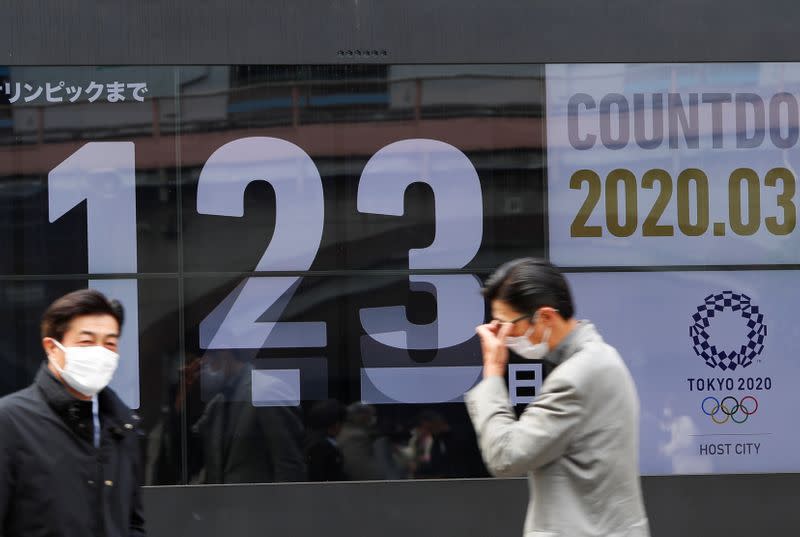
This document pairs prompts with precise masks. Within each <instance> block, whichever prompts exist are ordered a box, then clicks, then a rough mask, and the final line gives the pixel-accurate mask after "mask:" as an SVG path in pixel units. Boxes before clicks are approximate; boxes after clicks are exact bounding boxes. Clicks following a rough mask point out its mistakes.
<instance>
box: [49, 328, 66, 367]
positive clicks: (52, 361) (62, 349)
mask: <svg viewBox="0 0 800 537" xmlns="http://www.w3.org/2000/svg"><path fill="white" fill-rule="evenodd" d="M50 340H51V341H52V342H53V343H54V344H55V346H56V347H58V348H59V349H61V352H63V353H64V360H65V363H64V365H66V358H67V349H65V348H64V346H63V345H62V344H61V343H59V342H58V340H56V339H55V338H52V337H51V338H50ZM47 361H48V362H50V363H51V364H53V367H55V368H56V371H58V374H59V375H63V374H64V370H63V369H62V368H61V366H59V365H58V363H56V361H55V360H54V359H53V358H51V357H50V355H49V354H48V355H47Z"/></svg>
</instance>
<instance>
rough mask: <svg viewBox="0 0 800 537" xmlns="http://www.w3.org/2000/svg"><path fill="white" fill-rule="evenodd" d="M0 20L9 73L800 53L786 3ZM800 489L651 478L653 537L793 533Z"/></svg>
mask: <svg viewBox="0 0 800 537" xmlns="http://www.w3.org/2000/svg"><path fill="white" fill-rule="evenodd" d="M2 13H3V14H2V17H0V53H2V57H3V60H1V61H2V63H6V64H10V65H70V64H71V65H93V64H95V65H96V64H117V65H119V64H128V65H130V64H150V65H157V64H162V65H166V64H213V63H218V64H242V63H263V64H270V63H271V64H293V63H351V62H355V63H363V62H378V63H406V62H407V63H445V62H456V63H481V62H624V61H639V62H662V61H792V60H797V59H798V56H800V54H799V53H798V52H797V45H796V35H797V33H796V24H797V21H798V20H800V3H797V2H788V1H774V2H754V1H752V0H749V1H745V0H729V1H727V2H712V1H710V0H672V1H660V2H655V1H652V0H611V1H605V2H597V1H588V0H558V1H553V0H550V1H543V0H494V1H493V2H482V3H480V5H479V3H478V2H465V1H464V0H404V1H402V2H401V1H393V2H389V1H388V0H384V1H373V2H368V1H367V0H349V1H343V0H333V1H324V2H323V1H313V0H271V1H263V0H228V1H202V0H161V1H157V0H139V1H118V0H113V1H112V0H95V1H93V2H86V1H85V0H27V1H26V2H4V4H3V12H2ZM359 51H370V55H369V56H367V55H365V54H364V53H363V52H362V53H361V54H359ZM373 51H377V52H378V54H377V55H373ZM384 51H385V52H386V53H385V54H384ZM350 52H352V55H351V54H350ZM787 426H794V424H791V423H787ZM799 490H800V476H798V475H754V476H698V477H651V478H645V479H644V492H645V500H646V503H647V509H648V514H649V516H650V518H651V522H652V529H653V535H654V536H655V537H669V536H676V537H678V536H679V537H691V536H695V535H696V536H698V537H699V536H703V537H708V536H718V535H719V536H726V537H736V536H739V535H742V536H745V535H746V536H762V535H764V536H766V535H769V536H770V537H776V536H782V535H786V536H789V535H792V536H793V535H796V534H797V528H798V527H800V509H798V508H797V504H798V500H800V492H799ZM526 495H527V491H526V487H525V483H524V481H522V480H453V481H431V482H390V483H346V484H344V483H343V484H308V485H304V484H292V485H241V486H212V487H163V488H151V489H147V490H146V491H145V500H146V504H147V511H148V515H149V525H150V532H151V534H152V535H156V536H161V535H164V536H167V535H169V536H176V535H192V536H193V537H201V536H204V535H227V536H235V537H239V536H245V535H259V536H261V535H285V536H289V537H303V536H317V535H326V536H338V535H342V536H348V537H349V536H357V535H368V536H372V535H381V536H386V537H391V536H398V537H399V536H403V537H406V536H408V535H415V536H427V535H432V536H450V535H453V536H463V535H475V536H515V535H519V534H520V533H521V528H522V517H523V511H524V504H525V498H526Z"/></svg>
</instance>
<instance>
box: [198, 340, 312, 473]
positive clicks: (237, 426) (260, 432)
mask: <svg viewBox="0 0 800 537" xmlns="http://www.w3.org/2000/svg"><path fill="white" fill-rule="evenodd" d="M203 361H204V363H203V366H202V370H201V373H200V375H201V378H200V382H201V391H202V392H203V393H204V395H205V397H206V398H208V399H210V400H209V401H208V404H207V405H206V407H205V409H204V410H203V414H202V416H200V418H199V419H198V420H197V422H196V423H195V425H194V426H193V432H194V433H195V434H196V435H198V436H199V437H200V439H201V444H202V450H203V461H204V466H203V469H202V471H201V475H200V476H199V478H198V479H197V481H199V482H201V483H271V482H284V481H305V479H306V465H305V461H304V456H303V436H304V430H303V422H302V419H301V416H300V411H299V409H297V408H295V407H291V406H255V405H254V404H253V400H252V389H253V388H252V386H253V385H252V372H253V367H252V365H251V364H250V363H248V361H249V357H248V356H245V354H244V353H242V352H236V351H225V350H221V351H209V352H208V353H206V354H205V355H204V357H203Z"/></svg>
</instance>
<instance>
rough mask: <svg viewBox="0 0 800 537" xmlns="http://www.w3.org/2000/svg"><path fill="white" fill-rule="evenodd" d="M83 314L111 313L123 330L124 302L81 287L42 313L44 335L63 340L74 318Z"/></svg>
mask: <svg viewBox="0 0 800 537" xmlns="http://www.w3.org/2000/svg"><path fill="white" fill-rule="evenodd" d="M83 315H111V316H112V317H113V318H114V319H116V321H117V324H118V325H119V329H120V332H121V331H122V321H123V320H124V318H125V314H124V311H123V309H122V304H120V303H119V302H118V301H116V300H109V299H108V298H106V296H105V295H104V294H103V293H101V292H100V291H96V290H94V289H80V290H79V291H73V292H72V293H69V294H66V295H64V296H62V297H61V298H59V299H57V300H56V301H55V302H53V303H52V304H50V306H49V307H48V308H47V310H46V311H45V312H44V315H42V325H41V330H42V337H43V338H44V337H51V338H53V339H55V340H57V341H61V338H63V337H64V334H65V333H66V332H67V330H69V324H70V322H72V319H74V318H75V317H80V316H83Z"/></svg>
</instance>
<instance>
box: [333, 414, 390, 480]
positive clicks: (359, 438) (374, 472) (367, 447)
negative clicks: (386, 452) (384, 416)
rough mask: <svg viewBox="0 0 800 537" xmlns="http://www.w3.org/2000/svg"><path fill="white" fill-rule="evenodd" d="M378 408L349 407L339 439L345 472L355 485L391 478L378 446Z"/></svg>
mask: <svg viewBox="0 0 800 537" xmlns="http://www.w3.org/2000/svg"><path fill="white" fill-rule="evenodd" d="M376 423H377V414H376V413H375V408H373V407H372V406H370V405H367V404H364V403H352V404H351V405H350V406H348V407H347V419H346V420H345V423H344V426H343V427H342V431H341V432H340V433H339V436H338V437H337V442H338V444H339V449H340V450H341V451H342V455H343V456H344V472H345V475H347V477H348V479H350V480H352V481H369V480H376V479H386V478H387V475H388V474H389V472H388V470H387V468H386V463H385V462H383V461H382V459H383V458H385V457H382V454H381V453H379V452H378V449H377V446H376V444H375V441H376V438H377V434H376V430H375V424H376Z"/></svg>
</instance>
